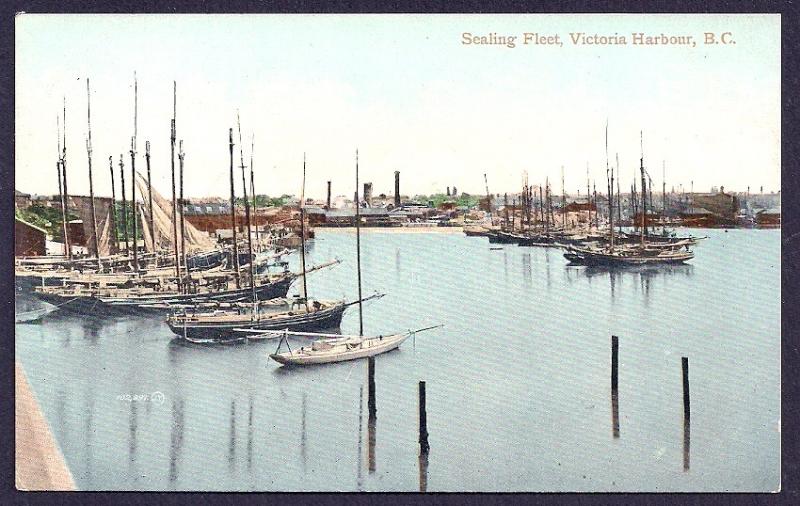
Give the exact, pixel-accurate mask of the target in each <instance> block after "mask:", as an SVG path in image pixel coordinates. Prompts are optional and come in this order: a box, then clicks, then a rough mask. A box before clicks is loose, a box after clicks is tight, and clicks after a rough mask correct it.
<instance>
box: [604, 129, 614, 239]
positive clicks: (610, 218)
mask: <svg viewBox="0 0 800 506" xmlns="http://www.w3.org/2000/svg"><path fill="white" fill-rule="evenodd" d="M606 179H607V182H608V229H609V231H610V232H611V243H610V244H611V249H612V250H613V249H614V171H613V170H612V171H611V174H609V167H608V120H606Z"/></svg>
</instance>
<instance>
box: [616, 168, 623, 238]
mask: <svg viewBox="0 0 800 506" xmlns="http://www.w3.org/2000/svg"><path fill="white" fill-rule="evenodd" d="M616 155H617V226H618V227H619V232H620V234H621V233H622V197H620V195H621V193H620V191H619V180H620V179H622V178H621V177H619V174H620V172H619V153H617V154H616Z"/></svg>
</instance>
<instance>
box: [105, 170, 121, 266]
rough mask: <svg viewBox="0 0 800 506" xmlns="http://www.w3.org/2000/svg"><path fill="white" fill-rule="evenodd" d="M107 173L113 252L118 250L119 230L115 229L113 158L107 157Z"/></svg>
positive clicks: (115, 207)
mask: <svg viewBox="0 0 800 506" xmlns="http://www.w3.org/2000/svg"><path fill="white" fill-rule="evenodd" d="M108 172H109V173H110V174H111V213H110V214H111V237H112V239H113V241H114V243H113V244H114V251H118V250H119V230H118V227H117V192H116V191H115V189H114V157H113V156H111V155H109V156H108Z"/></svg>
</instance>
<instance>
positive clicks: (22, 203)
mask: <svg viewBox="0 0 800 506" xmlns="http://www.w3.org/2000/svg"><path fill="white" fill-rule="evenodd" d="M30 205H31V194H30V193H22V192H21V191H19V190H14V207H15V208H17V209H27V208H28V207H30Z"/></svg>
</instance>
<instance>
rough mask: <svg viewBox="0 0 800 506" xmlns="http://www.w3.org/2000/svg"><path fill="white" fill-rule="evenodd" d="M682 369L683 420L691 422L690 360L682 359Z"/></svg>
mask: <svg viewBox="0 0 800 506" xmlns="http://www.w3.org/2000/svg"><path fill="white" fill-rule="evenodd" d="M681 369H682V371H683V419H684V420H689V418H690V416H689V415H690V410H689V358H688V357H681Z"/></svg>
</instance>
